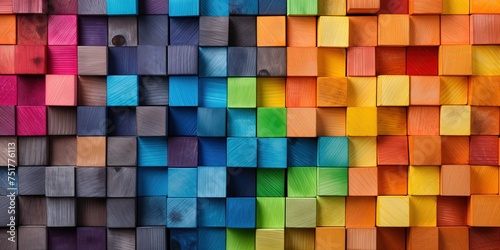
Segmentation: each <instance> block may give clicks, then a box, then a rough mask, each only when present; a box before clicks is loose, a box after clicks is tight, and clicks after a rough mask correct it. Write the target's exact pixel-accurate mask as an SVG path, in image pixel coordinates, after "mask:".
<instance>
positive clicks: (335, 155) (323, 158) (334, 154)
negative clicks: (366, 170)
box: [318, 137, 349, 167]
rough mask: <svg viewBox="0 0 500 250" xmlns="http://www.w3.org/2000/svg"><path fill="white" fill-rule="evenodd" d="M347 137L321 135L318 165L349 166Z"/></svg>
mask: <svg viewBox="0 0 500 250" xmlns="http://www.w3.org/2000/svg"><path fill="white" fill-rule="evenodd" d="M348 150H349V146H348V140H347V137H320V138H319V139H318V166H320V167H347V166H349V151H348Z"/></svg>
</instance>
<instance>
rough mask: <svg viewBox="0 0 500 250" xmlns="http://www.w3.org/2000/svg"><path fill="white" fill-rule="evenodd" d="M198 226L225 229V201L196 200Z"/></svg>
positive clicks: (211, 199)
mask: <svg viewBox="0 0 500 250" xmlns="http://www.w3.org/2000/svg"><path fill="white" fill-rule="evenodd" d="M198 226H199V227H225V226H226V199H224V198H208V199H205V198H198Z"/></svg>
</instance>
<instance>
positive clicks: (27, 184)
mask: <svg viewBox="0 0 500 250" xmlns="http://www.w3.org/2000/svg"><path fill="white" fill-rule="evenodd" d="M18 174H19V180H18V182H19V183H18V185H19V194H20V195H45V168H43V167H41V168H40V167H22V168H19V169H18Z"/></svg>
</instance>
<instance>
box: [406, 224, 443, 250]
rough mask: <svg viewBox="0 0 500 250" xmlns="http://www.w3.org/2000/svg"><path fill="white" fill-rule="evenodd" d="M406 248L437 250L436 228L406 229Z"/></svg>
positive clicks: (437, 233) (437, 234)
mask: <svg viewBox="0 0 500 250" xmlns="http://www.w3.org/2000/svg"><path fill="white" fill-rule="evenodd" d="M407 234H408V236H407V241H406V246H407V248H408V249H410V250H411V249H434V250H437V249H439V238H438V237H439V232H438V228H437V227H411V228H409V229H408V233H407Z"/></svg>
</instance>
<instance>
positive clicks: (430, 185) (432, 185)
mask: <svg viewBox="0 0 500 250" xmlns="http://www.w3.org/2000/svg"><path fill="white" fill-rule="evenodd" d="M408 194H409V195H439V167H423V166H410V170H409V171H408Z"/></svg>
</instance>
